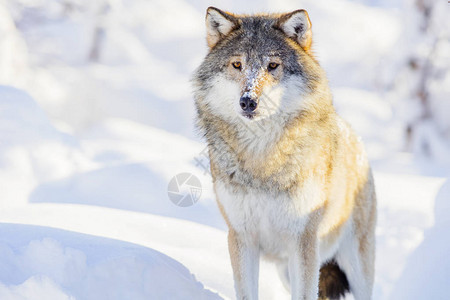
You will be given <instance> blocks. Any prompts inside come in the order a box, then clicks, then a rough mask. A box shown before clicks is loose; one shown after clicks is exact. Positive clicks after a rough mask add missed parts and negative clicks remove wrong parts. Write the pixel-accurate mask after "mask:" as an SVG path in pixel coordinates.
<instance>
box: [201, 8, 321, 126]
mask: <svg viewBox="0 0 450 300" xmlns="http://www.w3.org/2000/svg"><path fill="white" fill-rule="evenodd" d="M206 28H207V42H208V46H209V48H210V51H209V53H208V55H207V56H206V58H205V60H204V61H203V63H202V64H201V66H200V67H199V68H198V70H197V71H196V73H195V75H194V79H193V81H194V85H195V88H196V91H195V98H196V104H197V108H198V109H199V111H205V112H207V113H211V114H213V115H216V116H219V117H221V118H223V119H225V120H228V121H229V120H231V119H235V118H236V117H239V118H242V119H245V120H248V121H250V120H251V121H257V120H261V119H265V118H268V117H272V116H283V117H285V118H287V117H289V116H291V115H296V114H298V112H299V111H301V110H302V109H304V108H305V105H306V104H307V102H308V97H309V95H311V94H312V93H313V92H317V90H318V89H320V86H322V85H323V81H326V79H324V78H325V76H324V74H323V71H322V69H321V68H320V67H319V65H318V63H317V61H316V60H315V58H314V57H313V55H312V53H311V43H312V33H311V22H310V20H309V17H308V13H307V12H306V11H305V10H296V11H294V12H291V13H287V14H277V15H255V16H239V15H234V14H230V13H226V12H223V11H221V10H219V9H217V8H213V7H210V8H208V10H207V14H206Z"/></svg>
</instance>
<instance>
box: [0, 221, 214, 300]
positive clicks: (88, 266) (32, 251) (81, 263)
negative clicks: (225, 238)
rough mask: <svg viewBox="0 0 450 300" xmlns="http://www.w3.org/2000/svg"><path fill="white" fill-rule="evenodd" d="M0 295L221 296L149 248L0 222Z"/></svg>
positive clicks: (178, 265) (54, 296)
mask: <svg viewBox="0 0 450 300" xmlns="http://www.w3.org/2000/svg"><path fill="white" fill-rule="evenodd" d="M0 232H2V234H1V236H0V257H1V260H0V282H1V283H0V299H5V300H6V299H27V300H29V299H118V300H119V299H120V300H122V299H136V300H137V299H221V298H220V297H219V296H218V295H217V294H214V293H212V292H210V291H208V290H205V289H204V288H203V285H202V284H200V283H199V282H198V281H197V280H196V279H195V277H194V276H193V275H192V274H191V273H190V272H189V271H188V270H187V269H186V267H184V266H183V265H181V264H180V263H178V262H177V261H175V260H173V259H171V258H169V257H168V256H166V255H164V254H162V253H160V252H158V251H155V250H153V249H149V248H145V247H141V246H138V245H134V244H130V243H125V242H120V241H115V240H110V239H106V238H100V237H95V236H89V235H83V234H77V233H73V232H67V231H63V230H57V229H51V228H46V227H37V226H27V225H13V224H0Z"/></svg>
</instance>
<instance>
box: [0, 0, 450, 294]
mask: <svg viewBox="0 0 450 300" xmlns="http://www.w3.org/2000/svg"><path fill="white" fill-rule="evenodd" d="M400 2H401V1H393V2H388V1H381V0H380V1H360V2H354V1H345V0H338V1H335V2H333V5H331V4H330V2H329V1H312V0H308V1H303V2H302V5H301V7H303V8H306V9H307V10H308V11H309V14H310V17H311V20H312V23H313V32H314V34H315V45H314V47H315V52H316V53H317V56H318V59H319V61H320V62H321V63H322V64H323V66H324V68H325V69H326V71H327V73H328V74H329V79H330V84H331V86H332V88H333V91H334V95H335V105H336V108H337V110H338V112H339V113H340V114H341V115H342V116H344V118H345V119H347V120H348V121H349V122H350V123H351V124H352V125H353V127H354V129H355V130H356V131H357V132H358V133H359V134H360V135H361V136H362V137H363V140H364V141H365V144H366V148H367V151H368V153H369V157H370V159H371V162H372V165H373V169H374V171H375V180H376V187H377V193H378V201H379V206H378V208H379V218H378V227H377V261H376V282H375V289H374V299H377V300H378V299H425V298H427V299H428V298H429V299H447V298H448V296H447V291H446V287H447V286H448V285H449V284H450V261H449V260H448V258H447V256H448V253H449V251H450V240H449V238H448V237H449V235H448V232H447V231H448V230H447V229H448V228H449V226H450V188H449V187H450V180H449V178H450V166H449V165H448V160H445V159H443V160H433V159H430V158H426V157H421V156H417V155H416V156H414V155H412V154H410V153H406V152H402V149H403V147H404V140H403V132H404V127H403V125H404V124H402V123H401V120H400V118H399V116H398V111H397V110H395V103H393V102H392V101H391V100H389V99H390V98H389V97H385V94H384V92H383V91H380V90H379V88H377V76H378V75H379V74H381V73H379V72H377V70H378V69H380V65H381V64H382V63H383V61H385V59H386V58H388V57H389V55H390V52H391V51H392V48H394V47H395V46H396V45H397V43H398V41H399V40H400V38H401V33H402V30H403V26H404V25H403V23H402V20H401V18H400V17H399V15H398V8H399V7H400V6H399V5H400V4H401V3H400ZM363 3H369V4H370V5H364V4H363ZM208 5H211V3H210V2H209V1H208V2H207V1H193V2H188V1H183V0H172V1H164V0H153V1H143V0H132V1H127V2H122V1H109V0H108V1H106V0H105V1H93V2H89V1H86V2H82V1H75V0H74V1H61V2H60V1H51V0H48V1H47V0H42V1H29V0H17V1H14V2H13V1H10V2H6V3H3V2H0V33H1V34H2V40H1V41H0V84H2V85H1V86H0V299H2V300H3V299H6V300H9V299H11V300H15V299H234V290H233V280H232V274H231V266H230V263H229V258H228V251H227V245H226V240H227V239H226V226H225V224H224V222H223V220H222V218H221V216H220V213H219V211H218V209H217V207H216V204H215V201H214V196H213V192H212V185H211V178H210V177H209V174H208V172H207V171H206V170H205V168H204V167H203V165H205V164H206V160H205V157H204V156H203V153H204V152H203V151H204V149H205V144H204V143H203V142H202V141H201V139H200V138H199V136H198V135H197V134H196V133H195V130H194V126H193V116H194V108H193V100H192V97H191V93H190V88H189V76H190V74H191V73H192V71H193V70H194V68H195V67H196V65H197V64H198V63H199V62H200V61H201V59H202V57H203V56H204V54H205V53H206V44H205V41H204V24H203V20H204V12H205V9H206V7H207V6H208ZM213 5H215V6H218V7H220V8H224V9H228V10H231V11H236V12H258V11H289V10H293V9H297V8H299V7H298V3H297V2H295V1H288V0H285V1H267V2H266V3H260V2H257V1H248V2H245V4H243V3H242V1H241V2H240V1H229V2H225V1H216V2H214V3H213ZM180 24H182V25H180ZM331 29H332V30H331ZM355 30H357V32H355ZM96 32H101V33H100V36H101V38H99V39H98V40H97V42H98V44H99V49H98V51H97V54H96V55H97V56H95V55H94V57H92V52H93V48H95V47H93V44H96V43H97V42H95V41H96V38H95V37H96ZM94 52H95V51H94ZM342 74H345V75H342ZM447 88H448V87H447ZM441 113H442V114H445V112H441ZM448 115H450V111H449V112H448ZM445 143H448V141H445V140H444V141H443V142H442V144H445ZM183 172H189V173H192V174H194V175H195V176H197V177H198V178H199V179H200V182H201V185H202V190H201V197H200V200H199V201H198V202H197V203H196V204H195V205H193V206H190V207H179V206H176V205H174V204H173V203H172V202H171V201H170V200H169V197H168V193H167V192H168V184H169V182H170V180H171V179H172V178H173V177H174V176H175V175H177V174H179V173H183ZM260 295H261V298H262V299H289V294H288V293H287V292H286V291H285V290H284V288H283V287H282V285H281V282H280V281H279V279H278V277H277V275H276V272H275V270H274V268H273V266H272V265H270V264H269V263H266V262H263V264H262V267H261V278H260Z"/></svg>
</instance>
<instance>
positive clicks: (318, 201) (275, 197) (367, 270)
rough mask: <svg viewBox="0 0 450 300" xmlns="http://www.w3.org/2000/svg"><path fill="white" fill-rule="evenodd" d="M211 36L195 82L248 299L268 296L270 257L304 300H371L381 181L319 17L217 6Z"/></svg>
mask: <svg viewBox="0 0 450 300" xmlns="http://www.w3.org/2000/svg"><path fill="white" fill-rule="evenodd" d="M206 32H207V44H208V46H209V52H208V54H207V55H206V57H205V59H204V61H203V62H202V63H201V65H200V66H199V67H198V69H197V70H196V71H195V73H194V75H193V78H192V83H193V90H194V99H195V106H196V111H197V126H198V128H199V130H200V131H201V132H202V134H203V135H204V137H205V139H206V142H207V144H208V155H209V158H210V169H211V174H212V178H213V185H214V191H215V195H216V198H217V203H218V206H219V209H220V211H221V213H222V215H223V217H224V219H225V221H226V223H227V225H228V228H229V232H228V248H229V254H230V258H231V266H232V269H233V276H234V283H235V290H236V297H237V299H258V276H259V275H258V272H259V261H260V256H264V257H265V258H267V259H269V260H271V261H273V262H274V263H275V264H276V266H277V270H278V273H279V275H280V278H281V280H282V282H283V283H284V285H285V287H286V288H287V289H288V290H289V291H290V293H291V296H292V299H307V300H312V299H340V298H341V297H343V296H345V295H346V293H347V292H351V293H352V294H353V296H354V298H355V299H356V300H367V299H371V294H372V286H373V281H374V260H375V225H376V195H375V188H374V180H373V177H372V172H371V168H370V165H369V163H368V160H367V158H366V154H365V150H364V147H363V145H362V142H361V140H360V138H359V137H358V136H357V135H355V133H354V132H353V130H352V129H351V128H350V126H349V125H348V124H347V123H346V122H345V121H343V119H341V118H340V117H339V116H338V115H337V113H336V111H335V109H334V107H333V104H332V95H331V92H330V88H329V86H328V80H327V78H326V75H325V72H324V70H323V69H322V68H321V67H320V65H319V63H318V61H317V59H316V58H315V56H314V53H313V51H312V31H311V21H310V19H309V16H308V13H307V12H306V11H305V10H296V11H293V12H290V13H284V14H259V15H237V14H232V13H228V12H225V11H222V10H220V9H217V8H214V7H209V8H208V9H207V13H206Z"/></svg>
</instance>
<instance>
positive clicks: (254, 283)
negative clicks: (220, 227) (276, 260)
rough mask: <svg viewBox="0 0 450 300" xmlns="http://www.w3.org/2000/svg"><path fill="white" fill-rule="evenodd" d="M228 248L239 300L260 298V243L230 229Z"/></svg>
mask: <svg viewBox="0 0 450 300" xmlns="http://www.w3.org/2000/svg"><path fill="white" fill-rule="evenodd" d="M228 250H229V252H230V257H231V266H232V267H233V275H234V285H235V289H236V298H237V299H238V300H244V299H245V300H256V299H258V275H259V245H258V243H257V241H255V240H254V239H251V238H250V237H244V236H243V235H240V234H239V233H237V232H236V231H234V230H232V229H230V231H229V232H228Z"/></svg>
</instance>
